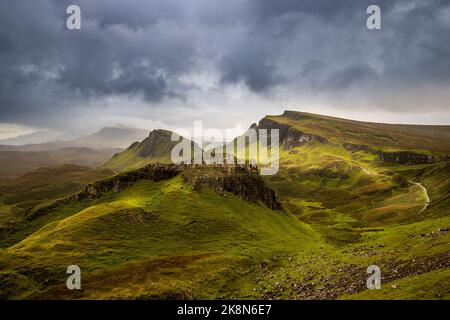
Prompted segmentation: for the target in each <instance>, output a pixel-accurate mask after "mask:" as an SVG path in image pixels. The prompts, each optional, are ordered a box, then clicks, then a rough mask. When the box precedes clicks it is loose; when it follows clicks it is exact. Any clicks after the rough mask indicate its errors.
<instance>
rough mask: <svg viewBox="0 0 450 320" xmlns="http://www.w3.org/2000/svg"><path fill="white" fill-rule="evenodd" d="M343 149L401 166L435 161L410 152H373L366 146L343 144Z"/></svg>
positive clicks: (423, 155) (429, 157)
mask: <svg viewBox="0 0 450 320" xmlns="http://www.w3.org/2000/svg"><path fill="white" fill-rule="evenodd" d="M343 146H344V148H345V149H346V150H348V151H351V152H357V151H365V152H370V153H373V154H377V155H378V159H379V160H380V161H383V162H393V163H398V164H403V165H414V164H427V163H434V162H436V159H435V158H434V157H433V156H432V155H428V154H421V153H417V152H412V151H394V152H386V151H380V150H374V149H372V148H370V147H369V146H366V145H360V144H352V143H344V144H343Z"/></svg>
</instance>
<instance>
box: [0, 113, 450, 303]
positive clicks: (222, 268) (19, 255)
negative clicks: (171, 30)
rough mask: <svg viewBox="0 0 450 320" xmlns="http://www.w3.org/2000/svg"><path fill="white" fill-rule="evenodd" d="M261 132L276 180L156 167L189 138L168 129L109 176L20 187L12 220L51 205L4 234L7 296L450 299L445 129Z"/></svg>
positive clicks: (283, 125) (296, 117)
mask: <svg viewBox="0 0 450 320" xmlns="http://www.w3.org/2000/svg"><path fill="white" fill-rule="evenodd" d="M253 127H255V126H253ZM256 127H257V128H266V129H270V128H277V129H279V130H280V139H281V141H280V142H281V146H280V150H279V152H280V169H279V172H278V173H277V174H276V175H273V176H260V175H259V174H258V173H257V171H256V170H255V167H251V166H250V167H246V166H243V167H241V166H207V165H198V166H186V165H181V166H176V165H169V164H149V163H155V162H162V163H169V162H170V151H171V148H172V147H173V145H174V144H175V143H177V142H173V144H170V143H171V141H170V134H171V133H170V132H168V131H163V130H157V131H153V132H152V133H151V134H150V136H149V137H148V138H147V139H145V140H144V141H142V142H140V143H139V142H138V143H134V144H132V145H131V146H130V147H129V148H128V149H127V150H125V151H124V152H122V153H119V154H117V155H116V156H114V157H113V158H112V159H111V160H110V161H108V162H107V164H106V165H105V166H104V167H105V168H106V169H107V170H99V171H96V173H94V172H89V173H86V174H84V173H82V172H79V173H73V174H72V175H71V177H70V178H69V177H64V176H60V177H52V176H51V173H50V172H47V173H43V175H44V176H40V175H39V174H37V173H34V174H35V176H34V178H31V180H32V181H36V180H42V181H43V184H42V185H40V184H37V185H36V187H33V184H32V183H29V182H28V181H29V180H28V179H29V178H27V177H26V176H24V177H22V178H21V179H18V180H17V181H16V183H17V188H14V187H13V185H11V187H10V188H9V189H8V190H7V191H5V190H6V189H3V190H4V191H1V192H3V193H2V195H3V198H2V201H5V200H6V201H9V203H10V204H6V203H3V205H2V206H0V210H1V211H0V213H2V214H3V216H5V213H8V214H10V213H11V212H12V211H11V210H10V209H12V208H13V207H18V206H19V204H21V203H22V202H24V201H25V203H26V199H28V198H29V199H30V200H31V201H32V200H33V199H38V201H41V200H42V198H46V199H47V197H48V199H47V200H46V201H45V202H40V203H39V205H34V206H30V207H29V209H28V210H26V211H24V212H22V213H21V214H20V215H17V216H15V219H16V220H17V221H15V222H14V223H11V224H9V225H8V227H7V228H3V229H1V230H0V248H1V249H0V297H2V298H9V299H23V298H58V299H71V298H76V299H86V298H91V299H92V298H93V299H96V298H132V299H134V298H144V299H145V298H148V299H156V298H185V299H190V298H194V299H195V298H204V299H213V298H218V299H220V298H244V299H247V298H265V299H273V298H276V299H278V298H281V299H354V298H358V299H366V298H370V299H391V298H395V299H450V286H449V283H450V245H449V243H450V212H449V207H450V200H449V199H450V196H449V190H450V162H449V158H448V157H449V156H450V152H449V150H450V147H449V141H450V140H449V139H448V134H449V127H448V126H410V125H385V124H374V123H364V122H357V121H350V120H345V119H337V118H332V117H325V116H319V115H312V114H306V113H297V112H292V111H288V112H285V113H284V114H283V115H280V116H268V117H265V118H264V119H262V120H261V121H260V122H259V123H258V124H257V125H256ZM239 152H240V154H242V153H243V152H242V150H239ZM110 169H112V170H114V171H115V172H117V174H115V175H112V172H111V171H108V170H110ZM74 170H75V169H74ZM77 170H78V169H77ZM77 170H75V171H77ZM103 174H106V175H108V177H102V175H103ZM45 175H46V176H47V177H45ZM37 177H41V178H38V179H37ZM94 177H95V178H94ZM84 179H85V180H84ZM72 180H75V181H79V182H80V184H81V183H82V182H83V181H86V183H87V182H89V183H88V184H86V185H84V186H82V185H80V184H77V186H76V188H75V186H74V188H73V189H71V192H70V193H69V192H68V189H66V187H67V186H66V183H68V181H72ZM93 180H95V181H93ZM52 182H54V183H52ZM28 184H30V188H29V189H26V188H24V191H22V192H21V191H20V190H21V188H22V186H26V185H28ZM75 189H76V190H75ZM72 190H73V191H72ZM34 191H37V193H34ZM8 192H9V193H8ZM7 199H9V200H7ZM11 199H19V200H20V201H21V202H19V204H18V203H15V202H14V201H16V200H11ZM14 210H15V209H14ZM72 264H77V265H79V266H80V268H81V270H82V290H80V291H77V290H74V291H69V290H67V289H66V287H65V281H66V279H67V274H66V268H67V266H68V265H72ZM372 264H376V265H378V266H380V268H381V273H382V289H381V290H368V289H367V288H366V279H367V277H368V275H367V272H366V269H367V267H368V266H370V265H372Z"/></svg>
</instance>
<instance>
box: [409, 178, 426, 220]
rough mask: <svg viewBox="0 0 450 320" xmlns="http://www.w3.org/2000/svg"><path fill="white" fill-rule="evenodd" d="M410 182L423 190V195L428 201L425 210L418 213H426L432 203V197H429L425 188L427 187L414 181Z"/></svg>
mask: <svg viewBox="0 0 450 320" xmlns="http://www.w3.org/2000/svg"><path fill="white" fill-rule="evenodd" d="M409 182H410V183H412V184H415V185H416V186H418V187H419V188H420V189H422V192H423V194H424V195H425V200H426V202H425V205H424V206H423V208H422V209H421V210H420V211H419V212H418V213H422V212H424V211H425V210H427V208H428V206H429V205H430V202H431V200H430V197H429V196H428V191H427V188H425V187H424V186H423V185H422V184H421V183H419V182H414V181H409Z"/></svg>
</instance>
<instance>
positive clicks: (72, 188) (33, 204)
mask: <svg viewBox="0 0 450 320" xmlns="http://www.w3.org/2000/svg"><path fill="white" fill-rule="evenodd" d="M112 174H113V172H112V171H111V170H108V169H91V168H87V167H82V166H77V165H71V164H66V165H59V166H54V167H44V168H40V169H36V170H33V171H31V172H28V173H26V174H24V175H22V176H19V177H18V178H16V179H14V180H12V181H10V182H8V183H4V184H0V204H1V205H0V227H4V226H5V225H7V224H8V223H9V224H11V223H13V222H14V221H16V220H17V219H20V218H21V217H22V216H23V215H25V214H26V213H27V212H29V211H30V210H33V209H34V208H37V207H39V206H43V205H45V204H48V203H50V202H51V201H52V200H55V199H58V198H62V197H65V196H68V195H70V194H72V193H74V192H77V191H79V190H80V189H81V188H82V187H84V185H86V184H87V183H89V182H91V181H94V180H98V179H101V178H106V177H109V176H111V175H112Z"/></svg>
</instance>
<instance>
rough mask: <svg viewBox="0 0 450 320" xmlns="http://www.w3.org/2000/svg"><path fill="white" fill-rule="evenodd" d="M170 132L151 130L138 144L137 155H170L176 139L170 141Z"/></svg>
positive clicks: (143, 156) (146, 156)
mask: <svg viewBox="0 0 450 320" xmlns="http://www.w3.org/2000/svg"><path fill="white" fill-rule="evenodd" d="M171 135H172V132H170V131H167V130H162V129H159V130H153V131H152V132H150V134H149V136H148V137H147V138H145V139H144V140H143V141H142V142H141V143H140V145H139V151H138V153H137V155H138V156H139V157H141V158H148V157H160V156H167V155H168V156H170V152H171V150H172V148H173V147H174V146H175V145H176V144H177V143H178V141H171V139H170V138H171Z"/></svg>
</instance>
